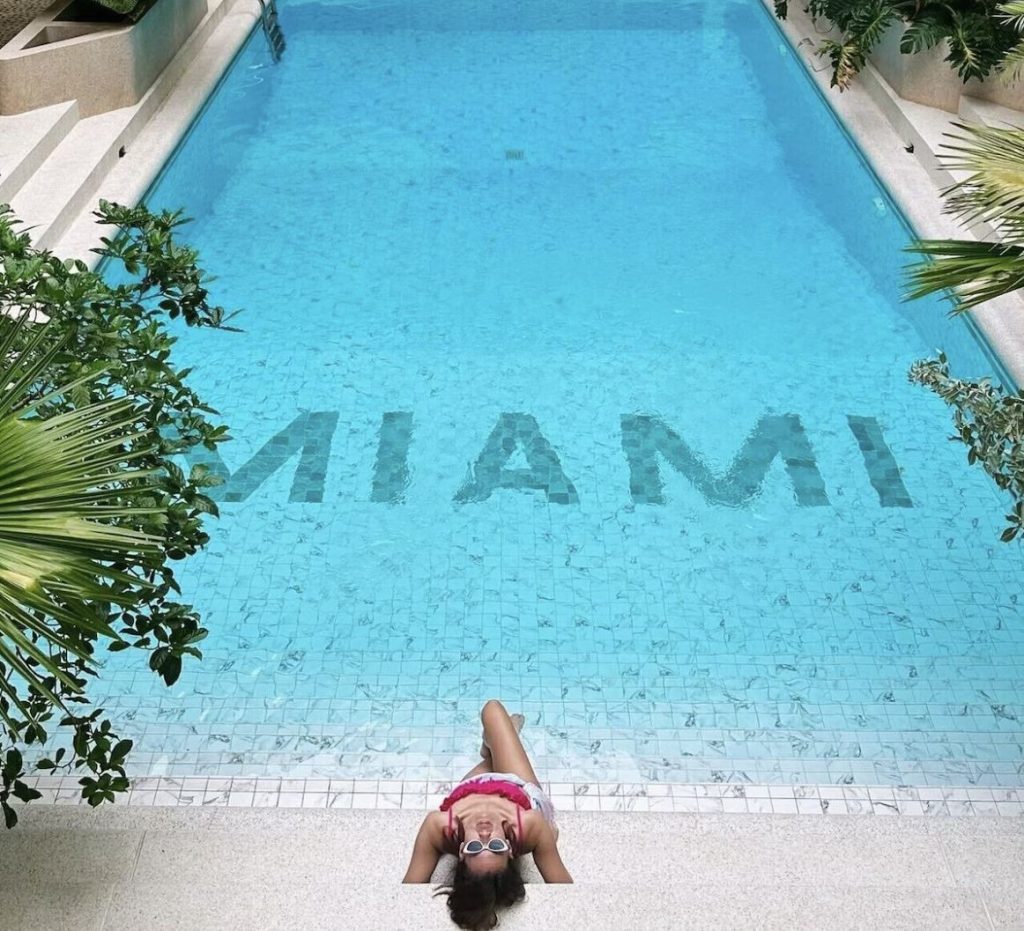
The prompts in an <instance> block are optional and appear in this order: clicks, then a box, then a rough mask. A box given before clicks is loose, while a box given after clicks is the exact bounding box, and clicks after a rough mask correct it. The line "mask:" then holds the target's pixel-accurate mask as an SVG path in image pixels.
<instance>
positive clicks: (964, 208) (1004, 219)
mask: <svg viewBox="0 0 1024 931" xmlns="http://www.w3.org/2000/svg"><path fill="white" fill-rule="evenodd" d="M954 125H955V126H956V128H957V129H958V130H961V131H962V133H963V134H962V135H958V134H949V138H950V139H952V140H953V142H952V143H946V144H944V146H943V148H945V149H946V153H943V155H942V156H941V159H942V163H943V166H944V167H946V168H947V169H949V170H950V171H966V172H969V175H968V177H967V178H965V179H964V180H963V181H960V182H959V183H957V184H955V185H953V186H952V187H950V188H949V189H947V190H946V191H944V192H943V193H944V195H945V197H946V200H947V203H946V210H947V211H948V212H949V213H952V214H954V215H955V216H957V217H958V218H959V219H960V220H961V221H962V222H964V223H965V224H971V223H975V222H977V221H979V220H980V221H984V222H986V223H991V224H993V225H995V226H999V225H1000V224H1001V223H1006V224H1010V227H1009V229H1008V231H1009V232H1011V233H1012V232H1013V231H1014V225H1017V226H1019V225H1020V221H1021V219H1022V217H1024V131H1022V130H1019V129H1012V128H1009V129H1002V128H997V127H992V126H968V125H966V124H964V123H956V124H954ZM947 153H948V154H947Z"/></svg>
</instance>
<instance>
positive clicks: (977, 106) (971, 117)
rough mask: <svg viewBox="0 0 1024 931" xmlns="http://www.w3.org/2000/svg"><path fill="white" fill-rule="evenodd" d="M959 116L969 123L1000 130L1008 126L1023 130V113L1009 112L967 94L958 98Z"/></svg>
mask: <svg viewBox="0 0 1024 931" xmlns="http://www.w3.org/2000/svg"><path fill="white" fill-rule="evenodd" d="M960 116H961V117H962V118H963V119H964V120H966V121H967V122H969V123H983V124H985V125H987V126H996V127H1002V128H1006V127H1008V126H1013V127H1015V128H1016V129H1022V128H1024V113H1021V112H1020V111H1019V110H1011V109H1010V108H1009V107H1003V106H1000V105H999V104H997V103H991V102H990V101H988V100H982V99H981V98H979V97H971V96H969V95H967V94H964V95H963V96H962V97H961V98H960Z"/></svg>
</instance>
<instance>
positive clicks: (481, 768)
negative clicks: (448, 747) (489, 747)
mask: <svg viewBox="0 0 1024 931" xmlns="http://www.w3.org/2000/svg"><path fill="white" fill-rule="evenodd" d="M493 772H494V761H493V760H492V759H491V754H490V751H488V752H487V753H485V754H484V758H483V759H482V760H481V761H480V762H479V763H477V764H476V766H474V767H473V768H472V769H471V770H470V771H469V772H468V773H466V775H465V776H463V777H462V778H461V779H460V780H459V782H465V781H466V780H467V779H472V778H473V777H474V776H482V775H483V774H484V773H493Z"/></svg>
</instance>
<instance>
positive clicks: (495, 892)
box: [438, 859, 526, 931]
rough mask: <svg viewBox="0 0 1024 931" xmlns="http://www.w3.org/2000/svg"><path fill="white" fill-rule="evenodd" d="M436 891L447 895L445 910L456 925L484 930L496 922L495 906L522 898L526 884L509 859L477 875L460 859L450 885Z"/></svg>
mask: <svg viewBox="0 0 1024 931" xmlns="http://www.w3.org/2000/svg"><path fill="white" fill-rule="evenodd" d="M438 894H446V895H447V896H448V913H449V914H450V915H451V916H452V921H454V922H455V924H457V925H458V926H459V927H460V928H465V929H466V931H488V929H489V928H493V927H494V926H495V925H496V924H497V923H498V909H499V908H507V907H508V906H509V905H515V904H516V902H520V901H522V900H523V899H524V898H526V887H525V886H524V885H523V877H522V876H521V875H520V873H519V867H518V866H517V865H516V861H515V860H513V859H509V861H508V866H507V867H506V868H505V869H504V870H502V872H500V873H485V874H483V875H480V876H478V875H477V874H475V873H471V872H470V871H469V867H468V866H466V861H465V860H460V861H459V862H458V865H457V866H456V867H455V875H454V876H453V877H452V883H451V885H450V886H449V887H447V888H444V889H441V890H439V893H438Z"/></svg>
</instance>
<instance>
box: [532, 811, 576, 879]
mask: <svg viewBox="0 0 1024 931" xmlns="http://www.w3.org/2000/svg"><path fill="white" fill-rule="evenodd" d="M533 862H534V863H536V864H537V869H538V870H540V875H541V876H543V877H544V882H546V883H571V882H572V876H570V875H569V871H568V870H567V869H566V868H565V864H564V863H563V862H562V855H561V854H560V853H559V852H558V845H557V844H556V842H555V832H554V831H553V830H552V828H551V826H550V825H547V824H545V825H544V829H543V830H542V831H541V834H540V838H539V840H538V842H537V846H536V847H534V848H533Z"/></svg>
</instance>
